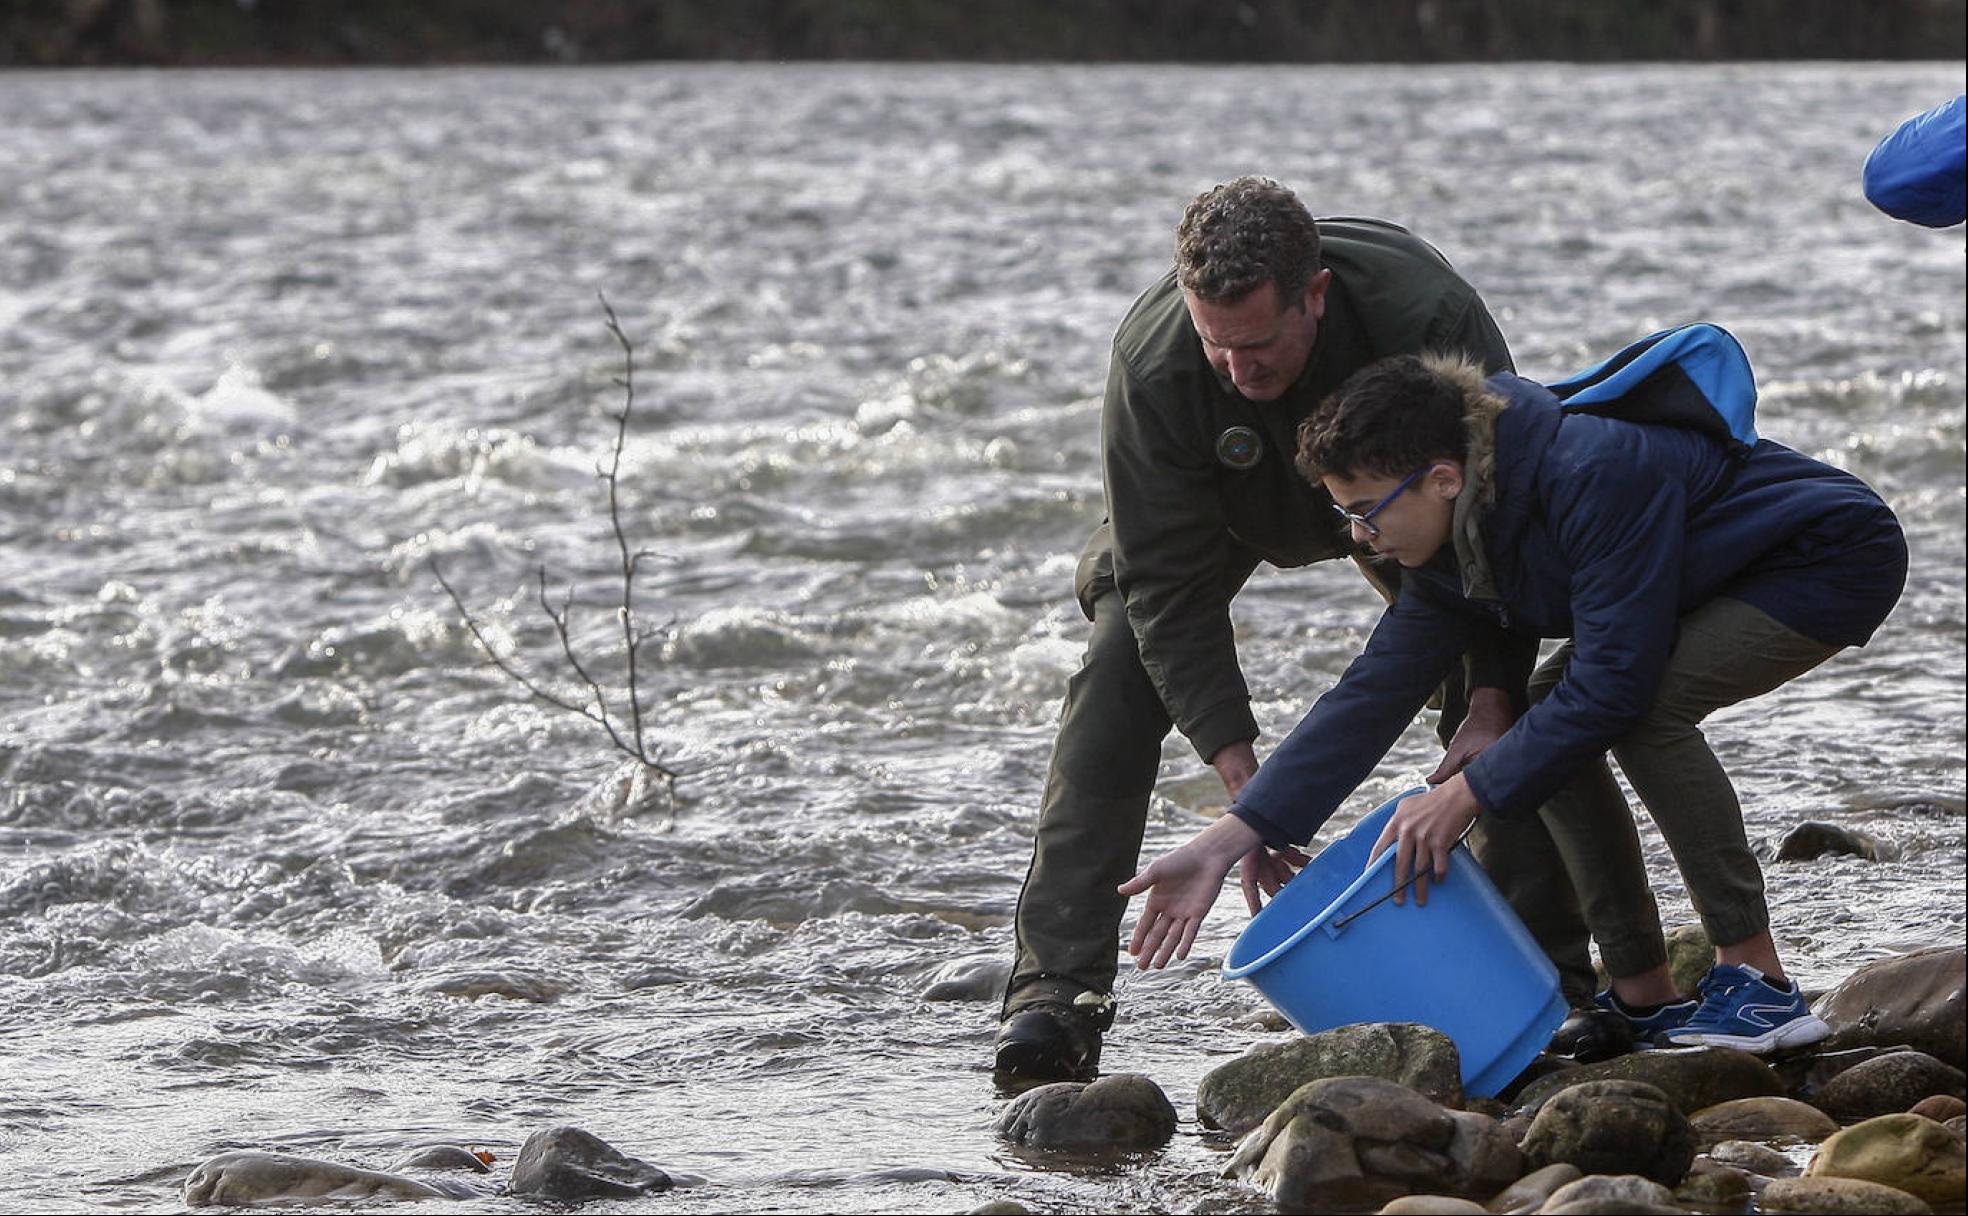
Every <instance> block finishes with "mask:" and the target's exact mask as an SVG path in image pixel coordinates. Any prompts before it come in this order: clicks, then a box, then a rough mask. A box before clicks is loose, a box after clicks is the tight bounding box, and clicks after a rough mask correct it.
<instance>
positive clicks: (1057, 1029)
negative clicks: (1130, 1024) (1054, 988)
mask: <svg viewBox="0 0 1968 1216" xmlns="http://www.w3.org/2000/svg"><path fill="white" fill-rule="evenodd" d="M1113 1023H1114V998H1112V997H1110V996H1107V995H1106V994H1104V993H1098V992H1082V993H1081V994H1080V995H1079V997H1078V998H1076V999H1075V1000H1074V1001H1073V1003H1072V1004H1071V1005H1067V1004H1063V1003H1060V1002H1056V1001H1046V1002H1042V1003H1039V1004H1035V1005H1028V1006H1026V1007H1025V1008H1023V1009H1020V1010H1018V1011H1017V1012H1015V1013H1013V1014H1012V1015H1011V1016H1010V1017H1007V1018H1006V1019H1005V1020H1004V1021H1003V1022H1002V1023H1001V1024H1000V1025H999V1026H998V1040H997V1062H996V1068H997V1072H998V1074H999V1075H1000V1076H1004V1077H1017V1078H1019V1079H1020V1080H1029V1081H1091V1080H1093V1079H1094V1078H1095V1077H1097V1076H1099V1075H1100V1034H1101V1032H1102V1031H1104V1030H1106V1029H1107V1027H1109V1026H1111V1025H1113Z"/></svg>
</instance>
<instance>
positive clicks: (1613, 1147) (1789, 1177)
mask: <svg viewBox="0 0 1968 1216" xmlns="http://www.w3.org/2000/svg"><path fill="white" fill-rule="evenodd" d="M1677 944H1678V945H1681V946H1683V947H1684V948H1688V947H1693V946H1695V945H1697V944H1699V945H1700V946H1702V947H1704V949H1703V951H1702V952H1703V953H1705V946H1706V943H1696V942H1694V941H1693V940H1692V939H1691V938H1690V935H1687V934H1683V935H1681V941H1680V942H1678V943H1677ZM1686 952H1687V953H1689V954H1690V955H1691V956H1692V955H1693V954H1694V953H1695V951H1694V950H1693V949H1687V950H1686ZM1965 977H1968V965H1965V964H1964V951H1963V949H1962V948H1961V947H1959V946H1954V947H1939V948H1935V949H1930V950H1924V951H1919V952H1916V953H1913V954H1908V955H1903V956H1899V957H1895V958H1890V959H1882V960H1879V961H1877V962H1874V963H1870V964H1867V965H1866V966H1864V967H1862V968H1860V969H1859V970H1858V971H1857V972H1855V973H1854V974H1853V975H1852V976H1851V977H1850V978H1848V979H1847V980H1846V981H1845V982H1844V983H1842V984H1840V985H1839V986H1838V987H1837V988H1836V989H1834V990H1832V991H1831V992H1829V993H1827V994H1825V995H1824V996H1823V997H1821V998H1819V1000H1818V1001H1817V1002H1816V1004H1815V1007H1816V1009H1817V1012H1818V1014H1819V1015H1820V1016H1821V1017H1823V1018H1824V1019H1825V1020H1826V1021H1827V1022H1829V1023H1830V1024H1831V1026H1832V1028H1833V1033H1832V1036H1831V1038H1829V1039H1827V1040H1825V1041H1824V1042H1823V1043H1821V1044H1817V1045H1814V1046H1813V1047H1811V1048H1809V1049H1807V1050H1804V1051H1800V1052H1796V1053H1792V1054H1788V1055H1785V1056H1781V1057H1769V1058H1759V1057H1757V1056H1752V1055H1749V1054H1747V1053H1744V1052H1740V1051H1734V1050H1730V1049H1728V1048H1717V1047H1705V1048H1684V1049H1678V1050H1671V1051H1644V1052H1637V1053H1634V1054H1632V1055H1626V1056H1620V1057H1618V1058H1615V1059H1612V1060H1607V1061H1603V1062H1600V1063H1596V1064H1573V1063H1570V1062H1569V1061H1564V1060H1558V1059H1555V1058H1552V1057H1540V1058H1539V1060H1538V1061H1536V1062H1535V1063H1534V1064H1533V1065H1532V1066H1531V1067H1530V1068H1529V1069H1527V1070H1526V1071H1525V1073H1524V1075H1523V1076H1522V1077H1520V1078H1519V1079H1518V1080H1517V1082H1515V1083H1514V1084H1513V1085H1512V1086H1511V1087H1510V1088H1509V1089H1506V1090H1505V1091H1504V1093H1503V1094H1502V1095H1500V1096H1499V1098H1498V1099H1494V1100H1492V1099H1486V1098H1471V1099H1465V1098H1464V1096H1463V1094H1462V1092H1461V1085H1460V1082H1459V1076H1460V1062H1459V1060H1458V1059H1457V1056H1456V1050H1455V1045H1454V1043H1452V1042H1451V1041H1450V1040H1449V1039H1448V1038H1446V1037H1445V1036H1443V1035H1441V1034H1440V1033H1438V1032H1436V1031H1433V1030H1431V1029H1429V1028H1427V1027H1424V1026H1413V1025H1381V1024H1373V1025H1360V1026H1346V1027H1341V1028H1339V1029H1336V1030H1330V1031H1326V1032H1324V1033H1321V1034H1316V1035H1309V1036H1305V1035H1300V1036H1294V1037H1292V1038H1291V1039H1288V1040H1286V1041H1283V1042H1276V1043H1266V1044H1261V1045H1259V1046H1257V1047H1254V1048H1252V1049H1251V1050H1250V1051H1248V1052H1246V1053H1245V1054H1244V1055H1243V1056H1241V1057H1239V1058H1238V1059H1236V1060H1233V1061H1231V1062H1229V1063H1227V1064H1224V1065H1222V1066H1221V1067H1219V1068H1217V1069H1216V1070H1215V1071H1213V1072H1211V1073H1210V1074H1209V1075H1207V1076H1206V1077H1205V1078H1204V1079H1203V1081H1202V1083H1201V1084H1200V1085H1199V1086H1198V1088H1197V1093H1196V1117H1197V1119H1198V1121H1199V1122H1200V1123H1202V1124H1203V1125H1204V1126H1206V1127H1209V1128H1214V1129H1217V1130H1219V1131H1221V1132H1222V1133H1224V1134H1225V1135H1226V1136H1231V1137H1237V1138H1238V1140H1237V1144H1236V1148H1235V1151H1234V1152H1233V1153H1232V1155H1231V1157H1230V1161H1229V1164H1228V1166H1227V1167H1226V1168H1225V1170H1224V1173H1225V1175H1226V1176H1228V1177H1233V1178H1238V1179H1241V1180H1243V1181H1245V1182H1247V1183H1249V1184H1250V1185H1252V1186H1255V1187H1258V1188H1261V1189H1262V1190H1263V1191H1265V1192H1266V1193H1267V1194H1269V1196H1270V1197H1271V1199H1272V1201H1273V1202H1274V1203H1276V1204H1277V1206H1278V1208H1279V1209H1280V1210H1281V1211H1286V1212H1358V1213H1365V1212H1386V1213H1458V1212H1468V1213H1483V1212H1490V1213H1505V1212H1508V1213H1528V1212H1539V1213H1588V1212H1609V1213H1610V1212H1619V1213H1651V1212H1689V1213H1696V1212H1699V1213H1720V1212H1749V1211H1754V1212H1770V1213H1777V1212H1782V1213H1806V1212H1822V1213H1847V1212H1849V1213H1888V1212H1909V1213H1917V1212H1961V1211H1962V1210H1963V1204H1964V1198H1965V1192H1964V1188H1965V1187H1968V1176H1965V1175H1964V1164H1965V1163H1968V1139H1964V1136H1965V1135H1968V1133H1964V1121H1965V1120H1964V1112H1968V1103H1964V1101H1963V1099H1964V1097H1965V1096H1968V1095H1965V1094H1964V1079H1968V1076H1965V1074H1964V1073H1963V1071H1962V1069H1963V1066H1964V1064H1965V1063H1968V1059H1965V1058H1964V1057H1968V1042H1965V1041H1964V1034H1965V1032H1968V1022H1964V1004H1963V1002H1964V989H1965V988H1968V978H1965ZM1165 1110H1166V1111H1167V1113H1165ZM1163 1126H1166V1127H1167V1128H1168V1129H1169V1132H1166V1133H1161V1137H1160V1140H1157V1139H1155V1138H1154V1136H1155V1133H1154V1132H1153V1131H1152V1129H1155V1128H1159V1127H1163ZM1173 1127H1174V1119H1173V1118H1172V1109H1170V1108H1169V1103H1168V1099H1167V1098H1166V1096H1164V1095H1163V1093H1162V1091H1161V1090H1160V1089H1159V1088H1157V1087H1156V1086H1155V1085H1154V1084H1153V1083H1152V1082H1151V1081H1149V1080H1148V1079H1147V1078H1144V1077H1120V1076H1112V1077H1103V1078H1101V1079H1100V1080H1099V1081H1096V1082H1093V1083H1092V1084H1091V1085H1076V1084H1058V1085H1046V1086H1041V1087H1039V1088H1037V1089H1034V1090H1031V1091H1029V1092H1027V1093H1025V1094H1023V1095H1021V1096H1020V1097H1018V1098H1017V1099H1015V1100H1014V1101H1013V1102H1012V1103H1011V1104H1010V1105H1009V1106H1008V1107H1007V1109H1006V1110H1005V1111H1004V1113H1003V1115H1002V1116H1001V1118H1000V1121H999V1124H998V1129H999V1134H1000V1135H1001V1136H1002V1137H1004V1138H1005V1139H1006V1140H1008V1141H1010V1142H1012V1143H1015V1144H1019V1145H1022V1146H1024V1147H1026V1148H1028V1149H1030V1148H1038V1149H1054V1150H1061V1151H1068V1150H1070V1151H1075V1152H1085V1151H1087V1150H1088V1149H1090V1148H1093V1147H1097V1146H1103V1145H1104V1146H1105V1147H1109V1148H1113V1149H1140V1148H1142V1147H1152V1146H1153V1145H1155V1144H1159V1143H1160V1142H1162V1141H1165V1140H1166V1139H1167V1136H1168V1134H1170V1133H1172V1131H1173Z"/></svg>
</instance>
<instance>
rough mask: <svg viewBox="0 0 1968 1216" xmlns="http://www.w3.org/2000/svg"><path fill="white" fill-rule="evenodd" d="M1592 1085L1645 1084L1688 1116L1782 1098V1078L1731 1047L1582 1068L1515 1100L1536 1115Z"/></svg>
mask: <svg viewBox="0 0 1968 1216" xmlns="http://www.w3.org/2000/svg"><path fill="white" fill-rule="evenodd" d="M1594 1081H1644V1082H1646V1083H1647V1084H1648V1085H1651V1086H1653V1087H1654V1088H1656V1089H1658V1090H1660V1091H1661V1092H1662V1093H1664V1094H1666V1095H1667V1099H1668V1101H1669V1102H1672V1103H1673V1104H1674V1106H1675V1109H1677V1110H1679V1111H1680V1112H1681V1113H1682V1114H1689V1113H1692V1112H1694V1111H1698V1110H1702V1109H1704V1108H1706V1107H1710V1106H1714V1105H1716V1104H1717V1103H1720V1102H1728V1101H1730V1100H1732V1099H1735V1098H1760V1097H1775V1096H1780V1095H1782V1094H1783V1092H1784V1084H1783V1079H1782V1078H1781V1077H1779V1076H1778V1075H1777V1074H1776V1071H1775V1070H1774V1069H1772V1068H1771V1067H1770V1066H1769V1065H1768V1064H1765V1063H1764V1062H1763V1061H1761V1060H1759V1059H1757V1058H1756V1057H1755V1056H1753V1055H1750V1054H1749V1053H1748V1052H1746V1051H1736V1050H1735V1049H1733V1048H1729V1047H1677V1048H1674V1049H1672V1050H1668V1051H1638V1052H1634V1053H1633V1054H1632V1055H1627V1056H1619V1057H1617V1058H1615V1059H1611V1060H1602V1061H1600V1062H1599V1063H1597V1064H1581V1065H1579V1066H1578V1067H1577V1068H1568V1069H1566V1070H1565V1071H1564V1072H1559V1073H1553V1074H1552V1075H1550V1076H1548V1077H1544V1078H1542V1079H1540V1080H1538V1081H1536V1082H1534V1083H1533V1084H1531V1085H1529V1086H1526V1087H1525V1089H1524V1092H1523V1093H1521V1094H1519V1095H1518V1096H1517V1101H1518V1104H1519V1105H1520V1106H1522V1107H1523V1108H1524V1109H1525V1110H1526V1111H1529V1112H1531V1113H1536V1112H1537V1110H1538V1109H1539V1108H1540V1107H1542V1106H1543V1105H1544V1104H1545V1103H1546V1102H1548V1101H1550V1099H1551V1097H1552V1095H1554V1094H1559V1093H1563V1092H1564V1091H1565V1090H1567V1089H1570V1088H1572V1087H1573V1086H1577V1085H1586V1084H1590V1083H1591V1082H1594Z"/></svg>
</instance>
